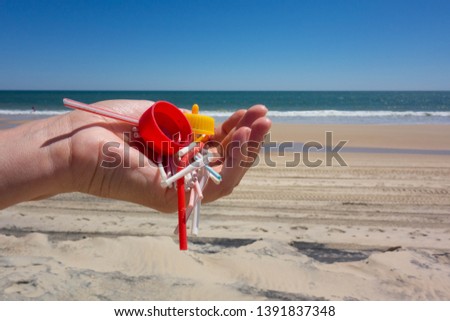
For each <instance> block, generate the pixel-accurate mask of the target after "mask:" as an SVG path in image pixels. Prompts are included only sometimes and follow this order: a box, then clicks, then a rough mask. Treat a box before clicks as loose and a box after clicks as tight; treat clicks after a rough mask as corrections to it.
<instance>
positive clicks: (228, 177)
mask: <svg viewBox="0 0 450 321" xmlns="http://www.w3.org/2000/svg"><path fill="white" fill-rule="evenodd" d="M250 132H251V129H250V128H248V127H242V128H240V129H238V130H236V131H235V132H234V134H233V137H232V140H233V144H232V145H233V148H231V149H230V152H229V153H228V156H227V157H226V159H225V160H224V163H223V165H222V171H221V175H222V182H221V183H220V185H214V184H208V190H207V193H206V195H205V199H204V200H205V201H206V202H208V201H212V200H215V199H217V198H219V197H221V196H225V195H228V194H230V193H231V191H232V190H233V188H234V187H235V186H236V185H237V184H239V181H240V180H241V178H242V176H243V175H244V174H245V171H246V169H245V168H243V167H242V166H241V162H243V161H245V160H246V157H247V154H246V151H245V149H243V150H241V147H242V145H243V144H245V142H247V141H248V139H249V137H250Z"/></svg>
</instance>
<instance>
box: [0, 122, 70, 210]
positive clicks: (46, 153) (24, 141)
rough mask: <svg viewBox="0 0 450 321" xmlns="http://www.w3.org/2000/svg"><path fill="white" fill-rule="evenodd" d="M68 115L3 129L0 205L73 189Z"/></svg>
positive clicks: (0, 140) (0, 206)
mask: <svg viewBox="0 0 450 321" xmlns="http://www.w3.org/2000/svg"><path fill="white" fill-rule="evenodd" d="M66 118H67V117H66V115H62V116H57V117H52V118H48V119H43V120H37V121H32V122H28V123H26V124H24V125H21V126H18V127H15V128H13V129H10V130H5V131H2V132H0V158H1V160H0V176H1V177H2V180H1V182H0V208H5V207H7V206H10V205H13V204H16V203H19V202H24V201H30V200H34V199H40V198H44V197H48V196H51V195H54V194H57V193H61V192H69V191H71V189H72V187H71V186H69V185H68V183H70V182H71V180H70V179H67V178H68V176H70V145H69V143H68V139H64V134H66V133H68V132H70V127H68V126H69V125H70V124H69V122H68V120H67V119H66Z"/></svg>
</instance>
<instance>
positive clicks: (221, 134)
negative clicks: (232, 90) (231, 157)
mask: <svg viewBox="0 0 450 321" xmlns="http://www.w3.org/2000/svg"><path fill="white" fill-rule="evenodd" d="M245 113H246V111H245V109H240V110H237V111H235V112H234V113H233V114H232V115H231V116H230V117H229V118H228V119H227V120H225V121H224V122H223V124H222V125H221V126H219V127H217V128H216V131H215V134H214V137H213V140H215V141H221V140H222V139H224V138H225V136H227V135H228V134H229V133H230V132H231V130H232V129H233V128H234V127H236V125H237V124H238V123H239V121H240V120H241V119H242V117H243V116H244V115H245Z"/></svg>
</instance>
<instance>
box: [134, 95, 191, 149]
mask: <svg viewBox="0 0 450 321" xmlns="http://www.w3.org/2000/svg"><path fill="white" fill-rule="evenodd" d="M139 135H141V137H142V138H143V139H144V140H145V141H146V142H148V143H149V147H150V148H152V149H153V150H154V151H155V152H157V153H158V154H160V155H172V154H174V153H176V152H178V150H180V149H181V148H183V147H185V146H188V145H189V143H191V141H192V138H193V137H192V128H191V125H190V124H189V121H188V120H187V118H186V116H185V114H183V112H182V111H181V110H179V109H178V108H177V107H176V106H175V105H173V104H171V103H169V102H167V101H157V102H155V103H154V104H153V105H152V106H151V107H150V108H149V109H147V110H146V111H145V112H144V113H143V114H142V116H141V118H140V119H139Z"/></svg>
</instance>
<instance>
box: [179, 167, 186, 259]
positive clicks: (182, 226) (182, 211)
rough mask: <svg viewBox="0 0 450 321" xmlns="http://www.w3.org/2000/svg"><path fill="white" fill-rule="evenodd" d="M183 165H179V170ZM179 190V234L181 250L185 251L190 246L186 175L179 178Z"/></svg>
mask: <svg viewBox="0 0 450 321" xmlns="http://www.w3.org/2000/svg"><path fill="white" fill-rule="evenodd" d="M181 169H183V167H181V166H180V167H178V171H180V170H181ZM177 191H178V236H179V242H180V250H181V251H185V250H187V248H188V245H187V230H186V201H185V193H184V177H181V178H179V179H178V180H177Z"/></svg>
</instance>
